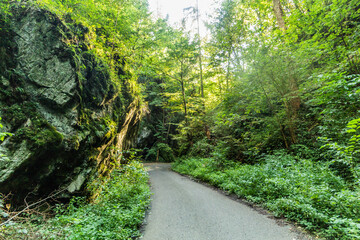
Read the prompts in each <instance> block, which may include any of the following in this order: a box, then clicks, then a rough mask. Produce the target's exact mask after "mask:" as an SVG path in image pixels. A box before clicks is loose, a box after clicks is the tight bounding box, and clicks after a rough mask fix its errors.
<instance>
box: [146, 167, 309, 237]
mask: <svg viewBox="0 0 360 240" xmlns="http://www.w3.org/2000/svg"><path fill="white" fill-rule="evenodd" d="M145 166H146V167H147V168H148V171H149V174H150V180H151V186H152V191H153V193H154V195H153V200H152V204H151V210H150V212H149V215H148V217H147V223H146V225H145V230H144V236H143V237H142V238H141V239H142V240H273V239H274V240H282V239H284V240H294V239H310V238H306V237H305V235H304V234H300V233H298V232H297V231H294V229H295V227H294V226H291V225H289V224H279V223H278V222H279V221H276V220H274V219H271V218H269V216H267V215H264V214H261V213H259V212H257V211H256V210H254V209H252V208H251V207H248V206H246V205H244V204H242V203H240V202H238V201H235V200H232V199H231V198H229V197H227V196H225V195H223V194H221V193H220V192H218V191H216V190H214V189H211V188H208V187H206V186H204V185H202V184H199V183H196V182H194V181H191V180H190V179H188V178H187V177H183V176H181V175H179V174H177V173H174V172H172V171H171V170H170V165H169V164H147V165H145Z"/></svg>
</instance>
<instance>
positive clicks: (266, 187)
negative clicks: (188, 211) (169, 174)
mask: <svg viewBox="0 0 360 240" xmlns="http://www.w3.org/2000/svg"><path fill="white" fill-rule="evenodd" d="M213 162H214V159H213V158H202V159H200V158H189V159H185V158H183V159H180V160H178V161H176V162H175V163H174V164H173V166H172V168H173V169H174V170H175V171H177V172H180V173H182V174H188V175H191V176H194V177H196V178H198V179H200V180H203V181H206V182H209V183H210V184H213V185H214V186H217V187H219V188H221V189H223V190H225V191H227V192H229V193H235V194H236V195H237V196H239V197H241V198H245V199H247V200H248V201H251V202H254V203H258V204H261V205H262V206H264V207H266V208H268V209H269V210H271V211H272V212H273V213H274V214H275V215H276V216H279V217H280V216H284V217H286V218H288V219H291V220H294V221H296V222H298V223H299V224H301V225H302V226H304V227H305V228H306V229H308V230H311V231H314V232H317V233H318V234H319V235H320V236H322V237H325V238H327V239H358V238H360V232H359V229H360V228H359V227H360V220H359V214H360V204H359V201H358V199H359V197H360V189H359V188H358V187H356V188H353V187H352V186H351V185H347V183H346V182H345V181H344V180H343V179H342V178H341V177H338V176H336V175H334V173H333V172H332V171H331V170H330V169H329V167H328V164H327V163H319V162H318V163H314V162H312V161H311V160H304V159H298V160H296V159H295V158H294V157H293V156H291V155H288V154H286V153H284V152H283V151H280V152H276V153H275V154H274V155H267V156H265V157H264V158H263V159H262V163H259V164H256V165H242V164H234V163H232V164H230V165H227V166H226V165H225V167H223V168H222V170H220V169H219V167H218V166H217V165H214V164H213ZM215 162H216V161H215Z"/></svg>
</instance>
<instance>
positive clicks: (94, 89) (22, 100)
mask: <svg viewBox="0 0 360 240" xmlns="http://www.w3.org/2000/svg"><path fill="white" fill-rule="evenodd" d="M0 21H1V24H0V25H2V26H4V27H2V28H1V30H0V31H1V32H0V36H1V38H0V117H2V120H1V122H2V124H3V125H4V128H2V129H0V131H5V132H11V133H13V136H12V137H8V138H6V140H5V141H4V142H2V143H1V145H0V156H1V157H0V192H3V193H5V192H12V193H13V196H14V197H15V200H18V201H21V200H22V199H23V198H24V196H26V195H27V194H28V193H29V192H32V193H34V195H36V196H41V195H45V194H48V193H50V192H51V191H53V190H55V189H58V188H59V187H63V188H67V190H68V191H69V192H74V191H76V190H79V189H81V188H82V187H83V186H84V182H86V181H89V178H90V176H94V173H96V172H97V169H98V168H99V163H100V162H101V161H102V160H101V156H100V155H101V154H103V153H104V152H105V150H106V148H110V147H111V145H113V143H114V138H116V135H117V134H119V133H120V132H121V128H122V124H123V122H124V121H125V116H126V110H127V109H128V108H127V107H128V106H129V104H130V102H131V101H132V99H129V96H126V97H124V96H123V95H121V93H120V91H119V90H118V88H117V87H116V84H114V83H112V82H111V80H110V74H109V69H108V68H107V67H106V65H105V64H104V63H103V62H102V61H100V60H99V59H98V58H97V57H96V56H95V55H94V54H92V53H91V52H90V51H88V50H87V49H86V47H83V46H82V47H77V46H76V44H74V43H73V42H71V40H72V39H74V35H73V33H71V32H70V30H69V29H68V28H67V27H66V26H65V25H64V24H62V22H61V21H60V20H59V19H58V18H57V17H56V16H55V15H53V14H51V13H49V12H47V11H44V10H39V9H36V8H31V7H27V8H24V9H17V10H16V11H15V12H14V14H13V16H12V17H11V20H10V21H7V22H5V21H2V20H0ZM77 28H78V31H79V32H81V34H80V35H79V36H77V37H76V39H77V40H78V41H81V38H83V37H84V36H85V35H86V32H87V29H86V28H84V27H81V26H77ZM71 38H72V39H71ZM69 43H71V44H69ZM119 72H120V74H124V73H121V71H119ZM124 89H125V88H123V89H122V91H124ZM104 146H105V147H104ZM106 158H109V156H106ZM95 175H96V174H95Z"/></svg>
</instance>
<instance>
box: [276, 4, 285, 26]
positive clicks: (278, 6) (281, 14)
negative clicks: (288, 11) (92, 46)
mask: <svg viewBox="0 0 360 240" xmlns="http://www.w3.org/2000/svg"><path fill="white" fill-rule="evenodd" d="M273 5H274V6H273V9H274V13H275V17H276V20H277V23H278V25H279V27H280V28H281V29H283V30H286V25H285V21H284V11H283V9H282V6H281V3H280V0H273Z"/></svg>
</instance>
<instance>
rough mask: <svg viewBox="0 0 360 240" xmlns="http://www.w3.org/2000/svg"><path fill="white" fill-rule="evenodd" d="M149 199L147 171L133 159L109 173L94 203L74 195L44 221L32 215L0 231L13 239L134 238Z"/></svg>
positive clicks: (136, 235) (138, 233)
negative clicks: (27, 219) (52, 216)
mask: <svg viewBox="0 0 360 240" xmlns="http://www.w3.org/2000/svg"><path fill="white" fill-rule="evenodd" d="M0 203H1V202H0ZM149 203H150V189H149V186H148V174H147V172H146V171H145V170H144V168H143V166H142V164H141V163H139V162H136V161H133V162H131V163H130V164H128V165H126V166H123V167H122V168H121V169H117V170H115V171H114V172H113V173H112V175H111V178H110V179H109V180H108V182H107V183H106V184H105V185H103V186H102V193H101V194H100V196H99V198H98V199H97V201H96V202H95V203H87V202H86V200H85V199H84V198H81V197H74V198H73V199H72V200H71V201H70V203H69V204H68V205H59V206H58V207H57V209H56V212H57V214H56V216H55V217H54V218H52V219H50V220H48V221H47V222H44V221H43V220H41V219H39V218H36V216H33V217H32V221H28V222H26V223H23V224H15V223H12V224H10V225H7V226H6V227H5V228H4V229H2V232H3V234H5V236H6V235H7V236H11V237H13V239H18V238H19V239H22V238H23V237H24V236H26V237H29V238H30V239H56V240H57V239H133V238H135V237H139V236H140V232H139V227H140V226H141V224H142V221H143V219H144V217H145V210H146V208H147V206H148V205H149ZM0 207H1V204H0ZM0 213H1V212H0ZM34 219H36V221H34ZM30 233H31V234H30ZM0 236H1V233H0ZM17 237H18V238H17ZM31 237H33V238H31ZM27 239H28V238H27Z"/></svg>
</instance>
